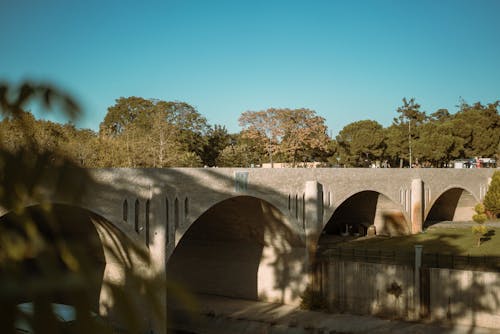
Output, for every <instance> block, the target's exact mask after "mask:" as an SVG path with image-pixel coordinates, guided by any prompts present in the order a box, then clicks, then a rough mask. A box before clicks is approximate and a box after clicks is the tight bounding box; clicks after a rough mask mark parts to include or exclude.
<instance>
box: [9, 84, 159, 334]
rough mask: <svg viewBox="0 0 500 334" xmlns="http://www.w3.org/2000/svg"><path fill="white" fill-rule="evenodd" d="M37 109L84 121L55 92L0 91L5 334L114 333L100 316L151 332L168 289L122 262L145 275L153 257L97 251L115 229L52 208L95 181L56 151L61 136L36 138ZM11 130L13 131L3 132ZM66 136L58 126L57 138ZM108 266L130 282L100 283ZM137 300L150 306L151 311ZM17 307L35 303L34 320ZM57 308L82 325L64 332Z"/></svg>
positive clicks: (125, 250)
mask: <svg viewBox="0 0 500 334" xmlns="http://www.w3.org/2000/svg"><path fill="white" fill-rule="evenodd" d="M34 102H38V103H40V104H41V105H42V106H43V107H44V109H45V110H47V111H54V110H56V111H57V110H59V111H60V112H62V113H63V114H65V115H67V116H69V118H70V119H75V118H76V117H77V116H78V115H79V114H80V109H79V107H78V105H77V104H76V103H75V102H74V100H73V99H72V98H71V97H69V96H68V95H66V94H64V93H62V92H61V91H59V90H58V89H55V88H53V87H51V86H48V85H38V84H32V83H25V84H23V85H21V86H20V87H15V88H14V87H12V86H10V85H8V84H0V117H3V121H2V122H3V126H4V127H2V128H1V129H0V139H1V140H0V212H4V213H5V212H8V213H7V214H5V215H4V216H2V217H1V218H0V331H1V332H2V333H4V334H6V333H16V327H19V326H21V325H20V324H22V326H21V327H23V328H30V330H29V332H33V333H68V332H70V333H112V332H116V330H117V329H116V327H114V326H112V324H110V323H109V321H108V320H109V319H106V318H105V317H104V318H101V317H99V316H97V314H98V313H99V312H103V313H108V314H111V313H113V314H115V315H117V316H118V317H119V318H120V319H123V322H122V325H123V326H124V327H125V328H124V329H125V330H126V332H130V333H138V332H142V331H145V329H144V319H145V316H144V313H145V312H147V313H148V315H147V316H151V318H153V317H155V318H156V319H159V321H162V320H161V319H162V314H160V307H159V298H160V295H161V294H158V291H161V290H159V289H160V288H161V284H162V280H161V279H160V278H156V277H145V276H144V275H143V274H142V273H140V272H138V271H136V270H134V268H132V266H131V265H130V264H129V266H128V267H127V263H126V262H125V261H122V260H123V259H127V258H130V257H134V258H137V259H139V260H140V261H141V262H142V263H143V266H144V267H146V268H147V267H148V266H149V264H150V263H149V257H148V253H147V251H145V250H143V249H141V248H139V247H137V246H134V244H133V243H127V245H126V246H127V247H121V248H119V250H118V248H117V247H110V246H109V245H106V244H105V243H104V244H103V243H102V242H101V241H100V239H99V234H98V233H97V229H100V230H101V231H110V230H112V229H113V226H112V224H109V222H107V221H105V220H104V219H102V217H99V216H97V215H94V214H93V213H91V212H89V211H86V210H83V209H79V208H73V207H71V206H66V205H58V204H56V205H54V204H52V203H50V201H49V200H48V198H49V197H50V194H51V193H54V192H57V193H59V194H63V197H64V198H65V202H68V203H71V202H73V201H74V200H77V199H78V196H81V195H82V194H83V193H84V191H85V188H84V186H85V185H86V184H89V183H91V182H93V181H92V180H91V179H90V177H89V175H88V173H87V172H86V170H85V169H82V168H81V167H79V164H78V163H75V160H74V158H69V157H68V154H67V151H65V150H64V149H62V148H61V146H60V145H61V144H60V143H58V142H52V141H54V140H55V141H58V140H59V138H58V137H57V136H56V137H54V136H45V135H46V133H40V132H37V131H36V127H34V126H33V124H34V123H33V122H34V119H33V117H32V116H31V115H30V114H29V113H26V112H25V111H24V110H25V108H26V106H27V105H28V104H31V103H34ZM5 125H7V127H8V126H12V127H15V130H16V131H10V130H7V131H6V130H5ZM63 128H64V127H63ZM70 128H71V127H69V128H68V129H70ZM61 129H62V128H61V127H57V126H56V127H55V128H53V131H55V132H57V131H59V130H61ZM14 134H15V136H14ZM80 135H83V136H85V133H80ZM54 138H55V139H54ZM75 143H76V142H75ZM113 232H114V233H118V232H116V231H113ZM121 241H123V242H126V240H125V238H121ZM108 258H110V259H113V261H114V262H115V263H120V265H122V268H121V269H122V270H123V271H124V272H125V277H126V279H125V280H124V281H125V282H119V283H113V282H109V281H106V280H104V279H103V275H104V268H105V265H106V259H108ZM124 284H126V288H127V290H126V291H125V287H124V286H123V285H124ZM103 291H106V293H107V295H108V296H109V298H108V299H109V300H110V301H112V302H111V303H110V304H108V305H107V306H106V307H107V309H103V306H102V305H101V306H99V299H100V294H101V293H102V292H103ZM130 291H136V292H138V293H137V294H136V295H134V294H131V293H130ZM131 296H132V297H131ZM139 298H145V299H147V301H148V303H147V305H148V307H147V310H145V308H144V305H142V304H140V302H139ZM20 303H31V308H32V310H33V311H32V312H26V311H24V312H23V311H21V309H20V308H19V307H18V305H19V304H20ZM53 303H64V304H70V305H71V306H72V307H73V308H74V310H75V312H76V320H75V321H72V322H71V324H67V323H66V324H63V323H62V322H60V321H59V320H58V319H57V317H58V315H57V314H56V313H55V312H54V310H53V308H52V305H53ZM163 320H164V319H163Z"/></svg>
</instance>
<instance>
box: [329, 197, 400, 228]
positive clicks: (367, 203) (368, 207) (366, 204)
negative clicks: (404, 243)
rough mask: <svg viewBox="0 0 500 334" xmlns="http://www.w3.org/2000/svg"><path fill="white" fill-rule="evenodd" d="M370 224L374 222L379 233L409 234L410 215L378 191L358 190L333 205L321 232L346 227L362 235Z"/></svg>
mask: <svg viewBox="0 0 500 334" xmlns="http://www.w3.org/2000/svg"><path fill="white" fill-rule="evenodd" d="M370 225H374V226H375V229H376V233H377V234H380V235H404V234H409V233H410V224H409V218H408V216H407V214H406V213H405V212H404V210H403V207H402V206H401V204H399V203H397V202H396V201H394V200H393V199H391V198H390V197H389V196H387V195H385V194H384V193H382V192H379V191H377V190H361V191H357V192H353V193H351V194H349V196H347V197H345V198H344V199H343V200H342V201H341V202H340V203H338V204H336V205H335V210H334V211H333V213H332V215H331V217H330V219H329V220H328V221H327V222H326V224H325V225H324V227H323V234H329V235H332V234H333V235H341V234H342V233H344V234H345V233H346V228H347V229H348V231H347V232H348V233H349V234H351V235H352V234H359V235H363V234H365V233H366V229H367V227H368V226H370Z"/></svg>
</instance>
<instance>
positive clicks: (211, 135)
mask: <svg viewBox="0 0 500 334" xmlns="http://www.w3.org/2000/svg"><path fill="white" fill-rule="evenodd" d="M205 137H206V140H205V142H206V144H205V145H204V146H203V152H202V154H201V159H202V161H203V165H205V166H210V167H212V166H215V165H216V161H217V158H218V157H219V154H220V153H221V152H222V150H223V149H224V148H226V147H227V146H229V145H234V143H233V141H236V140H235V139H234V138H233V137H234V136H231V135H230V134H229V133H228V132H227V130H226V127H225V126H221V125H215V126H214V127H210V128H209V129H208V131H207V133H206V135H205Z"/></svg>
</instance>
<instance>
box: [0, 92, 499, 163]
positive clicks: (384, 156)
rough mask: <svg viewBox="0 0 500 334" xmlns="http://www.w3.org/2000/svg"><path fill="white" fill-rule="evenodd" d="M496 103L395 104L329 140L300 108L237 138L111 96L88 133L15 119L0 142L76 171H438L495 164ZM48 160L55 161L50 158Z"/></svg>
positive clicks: (1, 130)
mask: <svg viewBox="0 0 500 334" xmlns="http://www.w3.org/2000/svg"><path fill="white" fill-rule="evenodd" d="M499 104H500V101H495V102H492V103H488V104H482V103H480V102H477V103H474V104H468V103H466V102H465V101H461V102H460V104H459V106H458V111H457V112H456V113H453V114H452V113H450V112H449V111H448V110H446V109H439V110H437V111H436V112H434V113H432V114H427V113H426V112H425V111H422V110H421V106H420V105H419V104H418V103H417V102H416V101H415V99H413V98H411V99H406V98H404V99H403V100H402V104H401V106H400V107H399V108H398V109H397V110H396V113H397V114H396V115H397V116H396V117H395V118H394V120H393V122H392V124H391V125H389V126H388V127H384V126H382V125H381V124H379V123H378V122H376V121H374V120H361V121H356V122H353V123H351V124H348V125H346V126H345V127H344V128H343V129H342V130H341V131H340V132H339V134H338V135H337V136H336V137H335V138H332V137H330V136H329V135H328V131H327V126H326V124H325V119H324V118H323V117H321V116H319V115H317V114H316V112H315V111H314V110H310V109H275V108H270V109H267V110H262V111H245V112H243V113H242V114H241V116H240V118H239V124H240V126H241V131H240V132H239V133H229V132H228V131H227V129H226V128H225V127H224V126H221V125H210V124H208V121H207V119H206V118H205V117H204V116H203V115H201V114H200V113H199V112H198V111H197V110H196V108H194V107H193V106H191V105H190V104H188V103H185V102H178V101H173V102H172V101H163V100H157V99H145V98H142V97H120V98H119V99H117V100H116V103H115V104H114V105H112V106H110V107H109V108H108V112H107V114H106V116H105V118H104V120H103V121H102V122H101V124H100V126H99V130H98V131H92V130H89V129H79V128H77V127H75V125H74V124H72V123H67V124H60V123H54V122H51V121H47V120H37V119H35V117H34V116H33V115H32V114H31V113H30V112H29V111H25V110H22V111H20V112H21V116H20V117H15V118H14V117H9V116H6V117H4V118H3V120H2V121H1V122H0V145H2V147H3V148H4V149H6V150H10V151H16V150H18V149H20V148H22V147H23V146H25V145H27V144H28V143H29V142H31V141H34V142H36V144H37V145H36V147H39V149H41V150H46V151H47V152H57V153H58V154H57V156H60V155H61V154H62V155H65V156H68V157H70V158H71V159H72V160H73V161H74V162H76V163H77V164H78V165H80V166H82V167H89V168H90V167H96V168H97V167H99V168H101V167H156V168H159V167H202V166H218V167H250V166H259V165H262V164H263V163H275V162H282V163H288V164H289V165H290V166H300V165H301V164H302V163H304V162H320V163H321V164H322V165H323V166H342V167H368V166H371V165H374V164H377V165H380V166H382V167H407V166H409V165H410V164H411V165H413V166H421V167H444V166H446V165H447V164H448V163H449V162H450V161H452V160H455V159H464V158H471V157H490V158H497V160H498V158H500V115H499ZM54 159H55V158H54Z"/></svg>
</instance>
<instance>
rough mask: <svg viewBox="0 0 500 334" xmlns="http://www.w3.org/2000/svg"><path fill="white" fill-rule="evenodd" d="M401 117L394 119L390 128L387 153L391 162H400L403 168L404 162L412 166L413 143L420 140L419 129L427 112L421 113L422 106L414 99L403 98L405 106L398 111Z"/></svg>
mask: <svg viewBox="0 0 500 334" xmlns="http://www.w3.org/2000/svg"><path fill="white" fill-rule="evenodd" d="M396 111H397V112H398V113H399V116H398V117H396V118H394V120H393V123H392V125H391V126H390V127H389V128H388V130H387V132H386V134H387V147H388V150H387V153H388V155H389V157H390V158H391V160H392V161H393V162H395V161H396V160H399V166H400V167H403V161H404V160H407V161H408V165H410V166H411V165H412V164H413V162H414V160H413V156H412V154H413V152H412V151H413V142H414V141H415V140H416V139H417V138H418V127H419V125H421V124H422V123H423V122H424V121H425V120H426V119H427V116H426V114H425V112H423V111H420V104H418V103H416V102H415V99H414V98H411V99H409V100H408V99H406V98H403V105H402V106H400V107H398V109H397V110H396Z"/></svg>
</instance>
